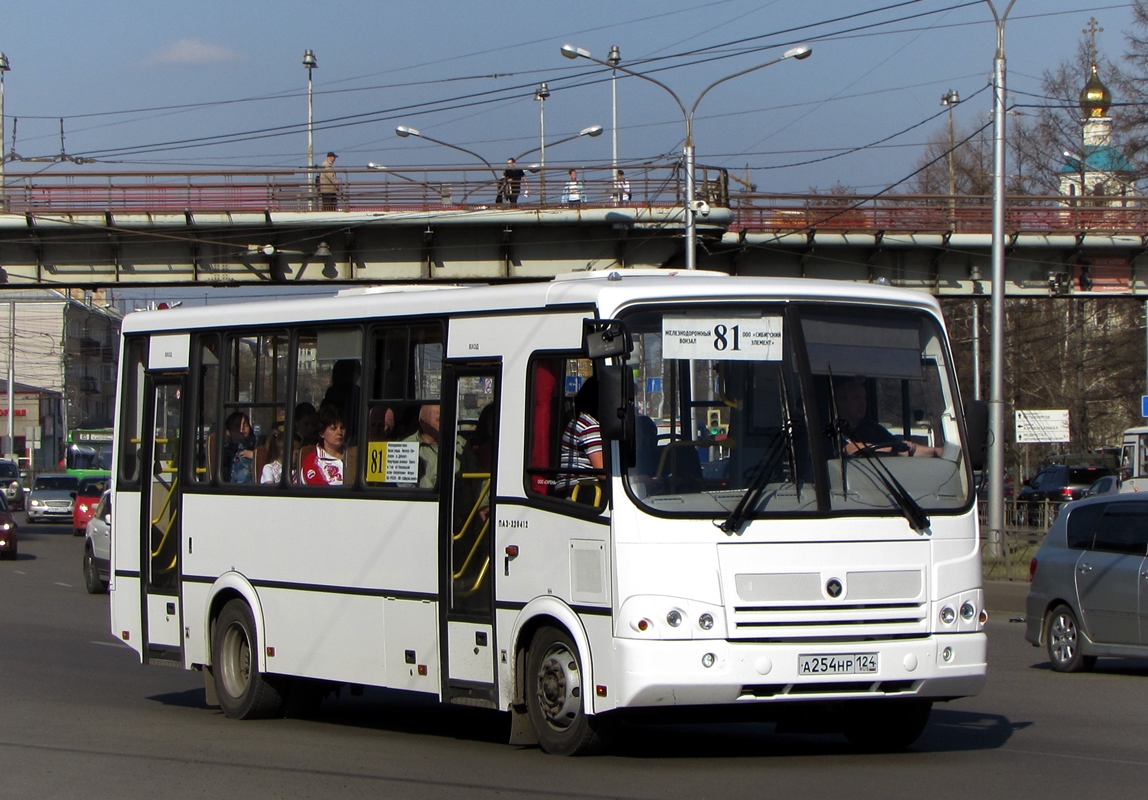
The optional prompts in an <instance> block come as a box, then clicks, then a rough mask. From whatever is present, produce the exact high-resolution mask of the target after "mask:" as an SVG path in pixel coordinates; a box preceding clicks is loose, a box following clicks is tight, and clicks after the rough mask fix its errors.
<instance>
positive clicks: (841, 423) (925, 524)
mask: <svg viewBox="0 0 1148 800" xmlns="http://www.w3.org/2000/svg"><path fill="white" fill-rule="evenodd" d="M836 427H837V430H838V432H839V433H840V434H841V436H842V437H843V438H844V439H845V441H846V443H847V444H851V445H853V446H854V447H856V448H857V450H856V451H854V453H853V456H854V457H856V456H862V457H863V458H864V459H865V461H866V462H868V464H869V465H870V466H872V467H873V471H874V472H875V473H876V474H877V477H878V478H880V479H881V483H882V484H884V486H885V490H886V491H887V492H888V493H889V496H890V497H892V498H893V501H894V502H895V503H896V504H897V507H898V508H899V509H901V513H902V514H904V515H905V519H907V520H908V521H909V525H910V526H912V528H913V530H915V531H916V532H917V533H924V532H925V531H927V530H928V529H929V526H930V525H931V524H932V521H931V520H930V519H929V515H928V514H926V513H925V509H923V508H921V506H920V504H919V503H918V502H917V501H916V500H914V499H913V496H912V495H911V494H909V490H908V489H906V488H905V486H904V484H902V483H901V482H900V481H899V480H897V476H896V475H894V474H893V473H892V472H891V471H890V470H889V467H888V466H886V465H885V462H883V461H882V460H881V459H880V458H879V457H878V456H876V455H875V453H874V449H873V445H867V444H862V443H861V442H858V441H857V440H856V439H854V438H853V437H852V436H851V434H852V432H853V431H852V428H851V426H850V425H849V423H848V422H846V421H845V420H843V419H841V418H840V417H838V419H837V426H836ZM878 444H880V443H878ZM847 457H848V456H847V455H846V454H845V451H844V448H842V452H841V464H842V469H844V468H845V467H844V464H845V459H846V458H847Z"/></svg>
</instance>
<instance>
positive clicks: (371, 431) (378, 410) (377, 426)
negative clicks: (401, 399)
mask: <svg viewBox="0 0 1148 800" xmlns="http://www.w3.org/2000/svg"><path fill="white" fill-rule="evenodd" d="M397 438H398V430H397V429H396V428H395V410H394V409H393V408H391V407H390V406H371V410H370V411H369V412H368V413H367V439H368V440H369V441H372V442H390V441H393V440H394V439H397Z"/></svg>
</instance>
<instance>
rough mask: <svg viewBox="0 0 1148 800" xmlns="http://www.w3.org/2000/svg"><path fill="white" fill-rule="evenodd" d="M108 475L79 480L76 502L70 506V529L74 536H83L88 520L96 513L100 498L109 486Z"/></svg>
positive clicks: (91, 476)
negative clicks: (72, 529) (71, 528)
mask: <svg viewBox="0 0 1148 800" xmlns="http://www.w3.org/2000/svg"><path fill="white" fill-rule="evenodd" d="M110 482H111V481H110V476H109V475H88V476H85V477H83V478H80V488H79V489H77V490H76V502H75V503H74V504H73V506H72V527H73V528H74V529H75V530H74V531H73V533H75V535H76V536H83V535H84V530H85V528H87V526H88V520H90V519H91V518H92V514H94V513H95V512H96V506H97V505H98V504H99V502H100V497H102V496H103V494H104V492H105V491H107V489H108V486H109V484H110Z"/></svg>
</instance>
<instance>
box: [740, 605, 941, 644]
mask: <svg viewBox="0 0 1148 800" xmlns="http://www.w3.org/2000/svg"><path fill="white" fill-rule="evenodd" d="M926 616H927V615H926V611H925V606H924V605H923V604H920V603H852V604H850V603H831V604H830V603H825V604H812V605H800V606H766V605H753V606H735V607H734V609H733V615H732V621H733V626H732V630H731V631H730V635H731V638H733V639H753V640H757V641H774V642H779V641H796V640H801V641H811V642H817V641H822V642H824V641H864V640H869V639H887V638H906V637H914V636H924V635H926V634H928V629H927V620H926Z"/></svg>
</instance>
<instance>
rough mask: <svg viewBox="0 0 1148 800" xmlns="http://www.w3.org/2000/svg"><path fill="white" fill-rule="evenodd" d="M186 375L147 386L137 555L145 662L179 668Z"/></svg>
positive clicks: (154, 378) (158, 377)
mask: <svg viewBox="0 0 1148 800" xmlns="http://www.w3.org/2000/svg"><path fill="white" fill-rule="evenodd" d="M184 382H185V375H184V374H183V373H175V374H173V373H150V374H149V375H148V378H147V381H146V384H145V392H146V399H145V414H146V417H145V420H144V425H145V428H144V430H145V437H146V440H145V441H144V442H143V443H142V444H143V448H142V457H143V464H144V465H145V466H146V467H147V472H146V473H145V475H144V476H143V482H144V483H143V487H142V488H143V493H142V498H141V504H140V505H141V507H142V508H141V516H142V519H141V526H140V530H141V535H142V541H141V542H140V553H141V557H142V560H143V563H142V564H141V570H140V572H141V574H142V576H143V580H142V581H141V583H142V586H143V593H144V603H143V608H144V616H145V624H144V632H145V635H146V636H147V641H146V643H145V644H146V646H145V648H144V662H145V663H156V662H174V663H176V664H179V665H180V666H182V664H183V656H182V653H183V650H182V644H183V637H182V635H181V632H182V630H183V625H182V619H183V616H182V613H181V609H180V547H181V541H182V537H181V535H180V494H181V492H180V485H179V443H180V433H181V431H180V422H181V420H182V415H183V396H184Z"/></svg>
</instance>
